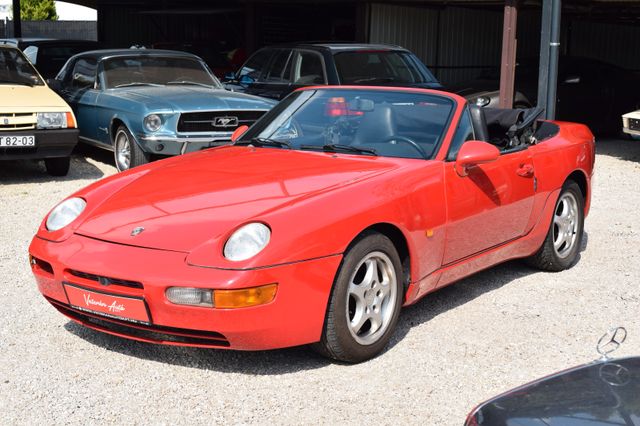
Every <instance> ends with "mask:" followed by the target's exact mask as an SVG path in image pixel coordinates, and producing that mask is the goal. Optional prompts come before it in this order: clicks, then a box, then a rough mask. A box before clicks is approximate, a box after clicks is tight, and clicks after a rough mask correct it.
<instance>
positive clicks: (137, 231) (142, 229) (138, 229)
mask: <svg viewBox="0 0 640 426" xmlns="http://www.w3.org/2000/svg"><path fill="white" fill-rule="evenodd" d="M142 231H144V228H143V227H142V226H138V227H137V228H133V231H131V236H132V237H135V236H136V235H139V234H142Z"/></svg>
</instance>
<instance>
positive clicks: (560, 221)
mask: <svg viewBox="0 0 640 426" xmlns="http://www.w3.org/2000/svg"><path fill="white" fill-rule="evenodd" d="M578 215H579V212H578V201H577V200H576V197H575V196H574V195H573V194H572V193H571V192H567V193H565V194H563V195H562V197H560V199H559V200H558V204H557V205H556V210H555V213H554V215H553V249H554V250H555V252H556V254H557V255H558V257H560V258H565V257H567V256H569V253H570V252H571V250H572V249H573V247H574V246H575V244H576V241H577V239H578V225H579V224H578Z"/></svg>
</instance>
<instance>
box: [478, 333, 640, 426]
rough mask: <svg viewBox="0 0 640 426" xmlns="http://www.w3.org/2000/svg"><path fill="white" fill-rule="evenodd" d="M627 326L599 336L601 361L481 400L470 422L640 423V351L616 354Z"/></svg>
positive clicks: (539, 425)
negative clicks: (612, 354) (617, 356)
mask: <svg viewBox="0 0 640 426" xmlns="http://www.w3.org/2000/svg"><path fill="white" fill-rule="evenodd" d="M625 337H626V330H625V329H624V328H622V327H618V328H616V329H612V330H610V331H609V332H608V333H607V334H605V335H604V336H603V337H602V338H601V339H600V342H598V352H600V353H601V354H602V355H603V356H602V358H600V359H599V360H598V361H595V362H592V363H590V364H585V365H581V366H578V367H574V368H571V369H568V370H565V371H562V372H560V373H556V374H553V375H551V376H547V377H545V378H542V379H539V380H536V381H534V382H531V383H529V384H526V385H523V386H520V387H518V388H516V389H513V390H511V391H508V392H506V393H504V394H502V395H499V396H497V397H495V398H492V399H491V400H489V401H487V402H485V403H483V404H480V405H479V406H478V407H477V408H476V409H474V410H473V411H472V412H471V413H470V414H469V416H468V417H467V421H466V423H465V426H509V425H514V426H515V425H519V426H574V425H575V426H578V425H589V426H609V425H625V426H638V425H640V397H639V396H640V357H637V356H636V357H630V358H621V359H612V358H609V357H608V353H610V352H612V351H613V350H615V349H616V348H617V347H618V346H620V344H621V343H622V342H623V341H624V338H625Z"/></svg>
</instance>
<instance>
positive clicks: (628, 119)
mask: <svg viewBox="0 0 640 426" xmlns="http://www.w3.org/2000/svg"><path fill="white" fill-rule="evenodd" d="M622 131H623V132H625V133H627V134H629V135H631V137H632V138H633V139H640V110H637V111H633V112H629V113H627V114H625V115H623V116H622Z"/></svg>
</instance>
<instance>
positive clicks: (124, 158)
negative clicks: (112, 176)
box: [114, 130, 131, 171]
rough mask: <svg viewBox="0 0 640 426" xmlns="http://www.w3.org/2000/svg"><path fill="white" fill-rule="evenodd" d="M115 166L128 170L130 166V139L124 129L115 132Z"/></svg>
mask: <svg viewBox="0 0 640 426" xmlns="http://www.w3.org/2000/svg"><path fill="white" fill-rule="evenodd" d="M114 153H115V157H116V167H117V169H118V170H119V171H124V170H128V169H129V167H130V166H131V141H129V136H128V135H127V132H125V131H124V130H120V131H119V132H118V133H117V134H116V146H115V149H114Z"/></svg>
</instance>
